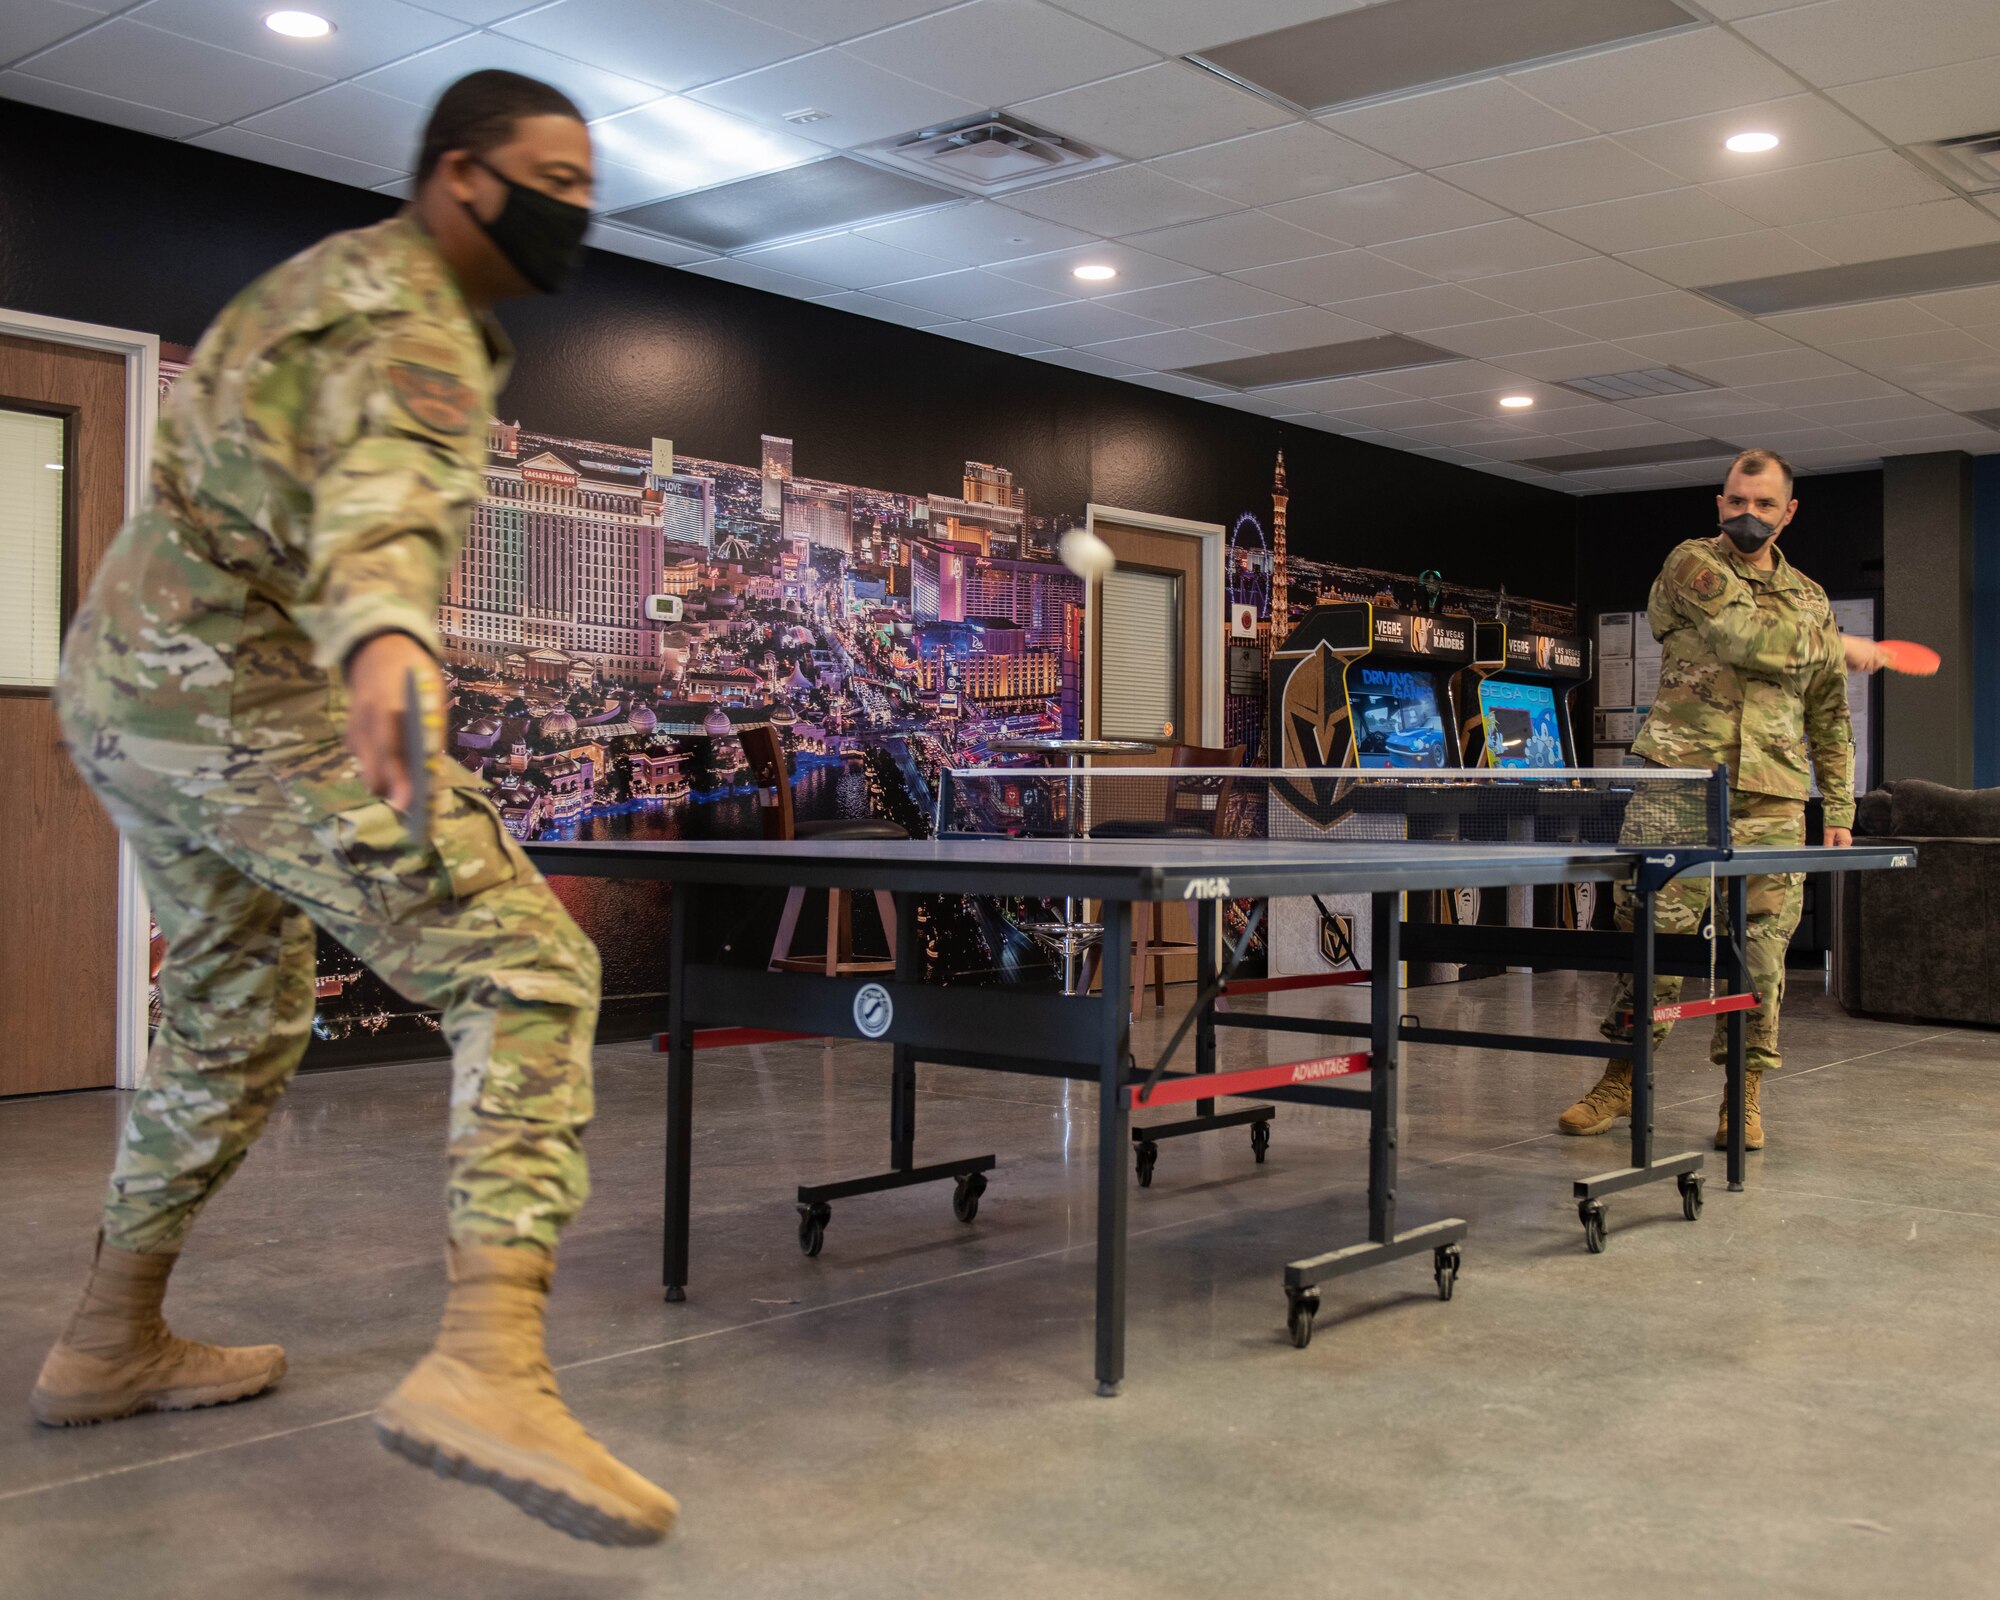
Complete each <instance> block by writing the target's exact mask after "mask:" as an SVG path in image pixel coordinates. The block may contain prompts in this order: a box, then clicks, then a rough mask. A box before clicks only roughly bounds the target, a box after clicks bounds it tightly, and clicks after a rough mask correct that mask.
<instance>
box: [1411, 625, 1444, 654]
mask: <svg viewBox="0 0 2000 1600" xmlns="http://www.w3.org/2000/svg"><path fill="white" fill-rule="evenodd" d="M1436 626H1437V624H1436V623H1434V622H1433V621H1432V620H1431V619H1430V618H1429V617H1412V618H1410V648H1411V649H1412V650H1414V651H1415V652H1416V653H1417V654H1418V655H1420V656H1427V655H1429V654H1430V652H1431V629H1432V628H1434V627H1436Z"/></svg>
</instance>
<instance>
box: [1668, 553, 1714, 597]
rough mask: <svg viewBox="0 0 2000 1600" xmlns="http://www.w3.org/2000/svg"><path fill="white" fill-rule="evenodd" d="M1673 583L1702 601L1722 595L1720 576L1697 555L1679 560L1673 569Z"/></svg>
mask: <svg viewBox="0 0 2000 1600" xmlns="http://www.w3.org/2000/svg"><path fill="white" fill-rule="evenodd" d="M1674 582H1675V583H1678V584H1680V585H1681V587H1683V588H1685V589H1691V590H1692V591H1693V592H1694V594H1695V596H1696V597H1697V598H1698V599H1702V600H1713V599H1714V598H1715V597H1716V596H1717V595H1719V594H1721V593H1722V574H1721V573H1719V572H1717V571H1716V570H1715V568H1713V567H1712V566H1710V565H1709V564H1708V563H1707V562H1706V561H1704V560H1702V559H1701V557H1700V556H1697V555H1686V556H1683V557H1682V558H1681V559H1680V561H1679V562H1678V563H1677V564H1676V565H1675V567H1674Z"/></svg>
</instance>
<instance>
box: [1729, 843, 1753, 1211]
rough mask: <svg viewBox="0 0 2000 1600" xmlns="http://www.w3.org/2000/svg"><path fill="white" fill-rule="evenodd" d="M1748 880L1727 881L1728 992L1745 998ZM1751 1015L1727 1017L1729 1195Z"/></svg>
mask: <svg viewBox="0 0 2000 1600" xmlns="http://www.w3.org/2000/svg"><path fill="white" fill-rule="evenodd" d="M1749 884H1750V880H1749V879H1748V878H1746V877H1744V876H1743V875H1742V874H1740V873H1739V874H1737V876H1735V877H1733V878H1731V879H1730V880H1729V992H1730V993H1731V994H1744V993H1747V992H1748V991H1749V989H1750V968H1749V966H1748V964H1747V963H1746V962H1743V961H1740V960H1738V959H1737V956H1736V952H1737V950H1738V949H1747V948H1748V944H1747V942H1746V936H1745V933H1744V925H1743V919H1744V918H1745V917H1746V916H1747V915H1748V914H1749V899H1750V896H1749ZM1749 1020H1750V1013H1749V1012H1747V1011H1732V1012H1730V1013H1729V1031H1728V1041H1729V1048H1728V1056H1729V1062H1728V1067H1727V1069H1726V1070H1727V1072H1728V1086H1727V1088H1726V1089H1725V1090H1724V1092H1725V1093H1726V1094H1727V1095H1728V1097H1729V1153H1728V1156H1727V1158H1726V1164H1727V1167H1728V1179H1729V1187H1730V1190H1731V1192H1732V1193H1739V1192H1741V1190H1742V1188H1743V1175H1744V1166H1745V1162H1744V1153H1745V1152H1744V1144H1743V1139H1744V1133H1745V1130H1744V1127H1743V1099H1744V1091H1745V1088H1746V1086H1747V1084H1748V1079H1747V1078H1746V1077H1745V1070H1746V1068H1745V1060H1744V1049H1745V1046H1746V1044H1747V1042H1748V1041H1747V1034H1748V1024H1749Z"/></svg>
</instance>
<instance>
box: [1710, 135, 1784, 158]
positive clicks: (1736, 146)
mask: <svg viewBox="0 0 2000 1600" xmlns="http://www.w3.org/2000/svg"><path fill="white" fill-rule="evenodd" d="M1722 142H1723V144H1725V145H1726V146H1727V147H1728V148H1729V149H1731V150H1734V151H1735V152H1736V153H1737V154H1738V155H1739V156H1755V155H1762V154H1763V153H1764V152H1765V151H1766V150H1775V149H1777V148H1778V136H1777V135H1776V134H1775V133H1732V134H1731V135H1730V136H1729V137H1728V138H1727V139H1724V140H1723V141H1722Z"/></svg>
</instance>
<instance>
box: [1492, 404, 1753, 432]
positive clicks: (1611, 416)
mask: <svg viewBox="0 0 2000 1600" xmlns="http://www.w3.org/2000/svg"><path fill="white" fill-rule="evenodd" d="M1765 409H1766V410H1768V409H1769V408H1768V407H1766V408H1765ZM1550 416H1559V417H1560V418H1561V419H1562V426H1561V429H1560V431H1561V432H1563V433H1566V434H1571V435H1573V436H1575V437H1577V438H1593V437H1594V436H1595V435H1596V434H1599V433H1605V432H1609V431H1610V430H1611V429H1613V428H1630V427H1633V426H1636V425H1637V424H1639V423H1642V422H1652V421H1654V420H1656V419H1654V418H1652V417H1648V416H1646V415H1644V414H1643V413H1641V412H1638V411H1628V410H1627V409H1626V408H1625V407H1624V406H1613V405H1606V404H1605V403H1604V402H1603V401H1601V400H1600V401H1592V402H1591V403H1590V405H1588V406H1587V407H1585V408H1583V409H1581V410H1576V411H1562V412H1551V413H1550ZM1537 420H1541V421H1547V420H1548V418H1541V419H1537V418H1536V416H1535V414H1534V413H1533V412H1530V413H1529V414H1528V416H1527V417H1526V418H1525V419H1524V422H1523V425H1524V426H1527V425H1531V424H1533V423H1535V422H1536V421H1537Z"/></svg>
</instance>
